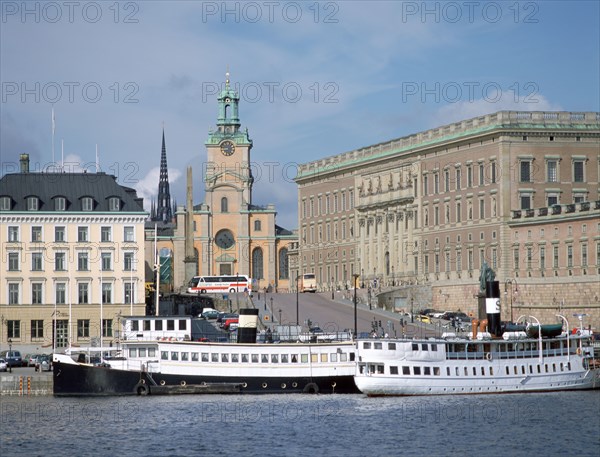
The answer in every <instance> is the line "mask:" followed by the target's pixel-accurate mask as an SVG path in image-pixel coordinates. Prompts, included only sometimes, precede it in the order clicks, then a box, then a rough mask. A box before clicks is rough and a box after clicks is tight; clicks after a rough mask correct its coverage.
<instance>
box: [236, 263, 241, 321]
mask: <svg viewBox="0 0 600 457" xmlns="http://www.w3.org/2000/svg"><path fill="white" fill-rule="evenodd" d="M238 276H239V274H238V272H237V271H236V273H235V307H236V308H237V312H238V313H239V312H240V297H239V292H240V288H239V283H240V280H239V279H238Z"/></svg>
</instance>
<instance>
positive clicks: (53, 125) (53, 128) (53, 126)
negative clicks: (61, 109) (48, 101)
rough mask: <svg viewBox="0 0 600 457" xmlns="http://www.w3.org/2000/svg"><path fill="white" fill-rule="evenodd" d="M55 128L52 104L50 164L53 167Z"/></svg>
mask: <svg viewBox="0 0 600 457" xmlns="http://www.w3.org/2000/svg"><path fill="white" fill-rule="evenodd" d="M55 129H56V123H55V122H54V105H52V166H53V167H54V166H55V165H54V130H55Z"/></svg>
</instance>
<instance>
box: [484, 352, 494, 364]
mask: <svg viewBox="0 0 600 457" xmlns="http://www.w3.org/2000/svg"><path fill="white" fill-rule="evenodd" d="M492 358H493V357H492V353H491V352H486V354H485V359H486V360H488V361H490V362H491V361H492Z"/></svg>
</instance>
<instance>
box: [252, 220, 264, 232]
mask: <svg viewBox="0 0 600 457" xmlns="http://www.w3.org/2000/svg"><path fill="white" fill-rule="evenodd" d="M261 230H262V224H261V221H258V220H257V221H254V231H255V232H260V231H261Z"/></svg>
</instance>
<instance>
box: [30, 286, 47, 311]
mask: <svg viewBox="0 0 600 457" xmlns="http://www.w3.org/2000/svg"><path fill="white" fill-rule="evenodd" d="M42 291H43V284H42V283H41V282H34V283H31V304H32V305H41V304H42V303H43V300H44V298H43V296H42Z"/></svg>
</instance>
